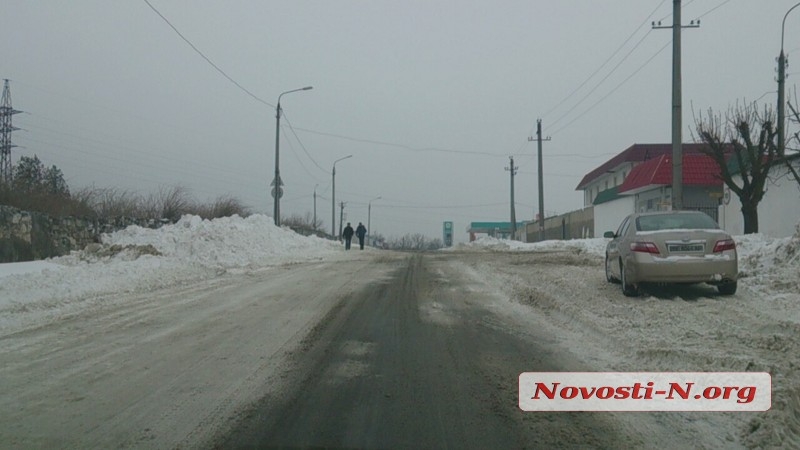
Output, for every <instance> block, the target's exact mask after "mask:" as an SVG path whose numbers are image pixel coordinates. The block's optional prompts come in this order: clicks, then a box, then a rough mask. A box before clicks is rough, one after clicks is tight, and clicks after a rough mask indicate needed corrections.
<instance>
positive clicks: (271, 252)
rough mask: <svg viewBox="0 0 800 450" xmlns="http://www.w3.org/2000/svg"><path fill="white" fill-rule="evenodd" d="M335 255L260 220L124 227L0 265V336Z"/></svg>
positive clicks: (336, 249) (333, 247)
mask: <svg viewBox="0 0 800 450" xmlns="http://www.w3.org/2000/svg"><path fill="white" fill-rule="evenodd" d="M341 252H342V247H341V246H340V245H339V244H337V243H335V242H332V241H328V240H325V239H320V238H317V237H306V236H301V235H299V234H297V233H295V232H293V231H291V230H288V229H283V228H279V227H276V226H275V225H274V223H273V220H272V218H270V217H268V216H264V215H253V216H249V217H247V218H241V217H238V216H234V217H226V218H219V219H213V220H203V219H201V218H200V217H197V216H184V217H183V218H182V219H181V220H180V221H178V222H177V223H175V224H172V225H166V226H164V227H162V228H160V229H157V230H153V229H149V228H141V227H138V226H131V227H128V228H126V229H124V230H121V231H118V232H115V233H113V234H110V235H104V236H103V237H102V244H91V245H89V246H87V248H86V249H84V250H82V251H78V252H73V253H72V254H70V255H68V256H64V257H60V258H53V259H49V260H47V261H35V262H31V263H15V264H0V331H2V330H5V329H6V328H7V327H9V326H12V325H15V326H18V325H20V322H21V321H22V322H26V323H28V324H30V323H33V322H37V321H41V320H44V319H46V318H47V317H50V318H52V317H57V316H60V315H64V314H69V313H70V312H74V311H78V310H80V308H83V307H86V305H87V304H89V303H97V302H99V303H102V302H106V301H114V300H113V297H115V296H119V295H120V294H125V293H135V292H146V291H149V290H153V289H159V288H164V287H168V286H175V285H182V284H189V283H192V282H195V281H199V280H208V279H212V278H214V277H218V276H220V275H222V274H224V273H226V272H230V271H234V272H246V271H251V270H258V269H261V268H264V267H269V266H275V265H281V264H287V263H294V262H302V261H311V260H320V259H327V258H330V257H332V256H334V255H336V254H340V253H341Z"/></svg>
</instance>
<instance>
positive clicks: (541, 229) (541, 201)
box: [528, 119, 550, 242]
mask: <svg viewBox="0 0 800 450" xmlns="http://www.w3.org/2000/svg"><path fill="white" fill-rule="evenodd" d="M532 140H534V139H533V138H532V137H529V138H528V141H532ZM549 140H550V136H548V137H547V139H542V119H538V120H537V121H536V141H537V142H538V143H539V145H538V160H539V242H541V241H543V240H544V170H543V169H542V141H549Z"/></svg>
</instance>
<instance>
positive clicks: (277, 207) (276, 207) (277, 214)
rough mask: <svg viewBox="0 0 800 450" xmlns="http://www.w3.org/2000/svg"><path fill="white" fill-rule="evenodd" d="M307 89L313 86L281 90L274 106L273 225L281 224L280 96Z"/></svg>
mask: <svg viewBox="0 0 800 450" xmlns="http://www.w3.org/2000/svg"><path fill="white" fill-rule="evenodd" d="M309 89H313V87H311V86H306V87H303V88H300V89H292V90H291V91H286V92H281V95H279V96H278V105H277V106H275V178H274V179H273V181H272V183H273V184H274V186H275V195H274V198H275V202H274V204H273V210H272V216H273V217H274V219H275V226H281V195H283V191H282V190H281V186H282V185H283V182H282V181H281V169H280V140H281V97H283V96H284V94H289V93H291V92H297V91H307V90H309Z"/></svg>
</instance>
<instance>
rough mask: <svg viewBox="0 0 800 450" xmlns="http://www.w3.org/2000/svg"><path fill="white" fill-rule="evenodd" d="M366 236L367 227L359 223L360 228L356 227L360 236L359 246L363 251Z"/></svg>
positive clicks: (357, 234)
mask: <svg viewBox="0 0 800 450" xmlns="http://www.w3.org/2000/svg"><path fill="white" fill-rule="evenodd" d="M366 235H367V227H365V226H364V224H363V223H361V222H358V227H356V236H358V246H359V247H361V250H364V237H365V236H366Z"/></svg>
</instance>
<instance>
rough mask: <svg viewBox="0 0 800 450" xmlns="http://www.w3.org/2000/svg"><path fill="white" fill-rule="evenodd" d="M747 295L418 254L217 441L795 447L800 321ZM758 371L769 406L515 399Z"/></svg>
mask: <svg viewBox="0 0 800 450" xmlns="http://www.w3.org/2000/svg"><path fill="white" fill-rule="evenodd" d="M751 294H752V293H746V292H745V293H744V294H740V295H738V296H734V297H721V296H718V295H717V293H716V290H715V289H714V288H712V287H702V286H695V287H689V288H683V289H661V290H656V291H653V292H651V293H650V296H647V297H643V298H639V299H628V298H626V297H624V296H623V295H622V294H621V292H620V291H619V288H618V286H616V285H610V284H607V283H606V282H605V280H604V278H603V276H602V267H601V263H600V259H599V258H597V256H596V255H587V254H585V253H582V252H580V251H577V252H576V251H553V252H542V253H535V254H530V253H529V254H512V253H502V252H501V253H488V252H487V253H461V254H459V253H451V254H440V255H425V256H417V257H414V258H411V259H409V262H408V265H407V266H406V267H404V268H403V269H402V270H400V271H398V272H397V273H396V276H395V277H394V278H393V279H392V280H390V281H387V282H386V283H383V284H381V285H380V286H373V287H372V288H371V289H370V290H369V291H367V292H365V293H363V294H362V295H361V296H359V297H358V298H354V299H353V300H352V303H351V304H349V305H348V307H347V308H345V309H343V310H342V311H341V313H340V314H339V315H338V317H337V319H336V320H332V321H330V322H329V323H327V324H326V327H325V329H324V330H321V331H320V333H319V334H318V335H316V336H315V337H314V340H313V341H309V345H308V348H307V350H306V351H305V352H302V353H298V354H295V358H294V360H293V361H294V367H293V369H292V370H291V371H290V372H289V373H290V374H291V375H290V376H289V378H290V379H292V380H294V382H293V383H292V384H291V385H290V388H289V391H288V392H286V393H284V396H283V397H282V398H280V399H275V398H271V399H269V400H268V401H265V402H262V403H261V404H260V405H259V406H258V407H256V408H255V409H253V410H251V411H250V412H249V418H248V419H246V420H244V421H243V422H242V424H241V425H240V426H239V427H237V428H236V429H235V431H233V432H232V433H231V435H229V436H228V437H227V438H225V439H223V440H221V441H220V442H218V443H217V445H218V446H220V447H223V448H228V447H243V446H245V447H252V446H264V445H278V446H288V447H300V448H303V447H327V448H532V447H533V448H536V447H539V448H572V447H576V446H587V445H588V446H590V447H595V448H596V447H604V448H664V443H665V442H670V443H671V445H672V446H674V448H722V447H725V448H744V447H749V446H758V445H765V444H767V446H771V445H774V446H783V445H790V446H793V445H795V444H796V443H797V441H796V436H797V435H796V433H797V425H796V423H795V422H793V420H794V419H793V418H792V417H793V414H795V411H797V404H796V403H793V402H795V401H796V397H793V395H795V393H796V392H797V384H796V383H797V381H796V380H795V379H794V377H793V376H792V375H793V374H794V368H793V362H791V360H787V355H795V354H797V350H798V347H797V345H796V342H797V340H796V337H795V335H796V333H797V331H798V325H797V324H796V323H792V322H790V321H786V320H785V319H781V318H779V317H774V316H770V315H765V314H758V313H755V314H754V313H753V310H752V305H751V303H750V301H748V300H752V299H748V295H751ZM653 295H654V296H653ZM677 295H682V296H683V297H677ZM733 324H736V325H737V326H732V325H733ZM765 327H766V328H768V329H769V332H768V334H766V335H765V334H764V328H765ZM746 329H754V330H757V331H750V332H748V331H745V330H746ZM675 331H679V333H680V334H678V335H675V334H674V333H675ZM775 345H777V348H776V346H775ZM776 350H777V352H776ZM790 358H795V357H794V356H791V357H790ZM748 370H763V371H770V372H772V374H773V380H774V381H773V382H774V389H775V393H776V394H777V398H776V400H777V401H776V405H775V407H774V410H773V411H771V412H767V413H698V412H696V413H686V412H679V413H676V412H673V413H616V414H611V413H604V414H593V413H582V414H581V413H524V412H522V411H520V410H519V409H518V408H517V404H516V401H517V397H516V396H517V384H516V383H517V377H518V375H519V373H521V372H525V371H637V372H638V371H748Z"/></svg>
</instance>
